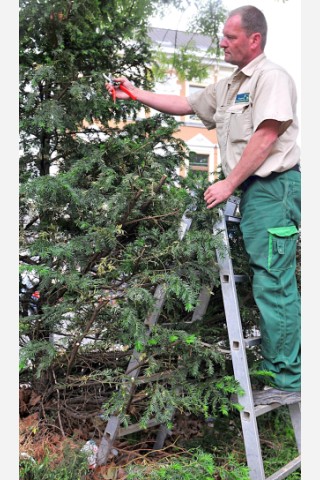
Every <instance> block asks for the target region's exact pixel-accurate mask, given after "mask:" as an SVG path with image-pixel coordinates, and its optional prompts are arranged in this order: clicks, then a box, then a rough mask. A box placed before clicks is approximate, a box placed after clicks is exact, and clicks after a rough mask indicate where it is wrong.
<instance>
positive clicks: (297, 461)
mask: <svg viewBox="0 0 320 480" xmlns="http://www.w3.org/2000/svg"><path fill="white" fill-rule="evenodd" d="M300 466H301V455H299V456H298V457H296V458H294V459H293V460H292V461H291V462H289V463H287V465H285V466H284V467H282V468H280V470H278V471H277V472H275V473H274V474H273V475H271V477H268V478H266V480H282V479H283V478H287V477H288V475H290V473H292V472H294V471H295V470H298V468H299V467H300Z"/></svg>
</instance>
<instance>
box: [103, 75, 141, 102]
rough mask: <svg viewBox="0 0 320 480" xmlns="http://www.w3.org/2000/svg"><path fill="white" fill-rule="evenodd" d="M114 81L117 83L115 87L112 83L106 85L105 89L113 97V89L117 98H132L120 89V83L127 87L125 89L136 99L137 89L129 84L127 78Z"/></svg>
mask: <svg viewBox="0 0 320 480" xmlns="http://www.w3.org/2000/svg"><path fill="white" fill-rule="evenodd" d="M112 80H113V82H116V84H115V85H113V84H112V83H106V84H105V87H106V89H107V90H108V92H109V94H110V95H111V96H112V92H113V89H115V94H116V98H119V99H120V100H128V98H130V96H129V95H128V94H127V93H125V92H124V91H122V90H121V89H120V88H119V85H118V86H117V83H118V84H120V85H122V86H123V87H125V89H127V90H128V91H129V92H131V93H132V94H133V95H134V97H135V93H134V92H135V90H136V87H135V86H134V85H133V84H132V83H131V82H129V80H128V79H127V78H126V77H118V78H112ZM131 98H132V97H131Z"/></svg>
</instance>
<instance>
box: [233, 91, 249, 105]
mask: <svg viewBox="0 0 320 480" xmlns="http://www.w3.org/2000/svg"><path fill="white" fill-rule="evenodd" d="M244 102H249V93H238V95H237V96H236V102H235V103H244Z"/></svg>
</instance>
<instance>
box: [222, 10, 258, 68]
mask: <svg viewBox="0 0 320 480" xmlns="http://www.w3.org/2000/svg"><path fill="white" fill-rule="evenodd" d="M257 35H259V34H257V33H253V34H252V35H250V36H249V37H248V36H247V34H246V32H245V31H244V30H243V28H242V27H241V18H240V15H234V16H233V17H230V18H228V20H227V21H226V23H225V25H224V28H223V37H222V39H221V41H220V47H221V48H223V50H224V59H225V61H226V62H228V63H231V64H232V65H237V66H238V67H239V68H243V67H244V66H245V65H247V64H248V63H249V62H251V60H253V59H254V58H255V57H256V56H257V55H258V54H260V53H261V52H260V51H259V52H258V53H257V51H256V48H254V47H256V46H257V44H256V41H257ZM259 38H260V37H259Z"/></svg>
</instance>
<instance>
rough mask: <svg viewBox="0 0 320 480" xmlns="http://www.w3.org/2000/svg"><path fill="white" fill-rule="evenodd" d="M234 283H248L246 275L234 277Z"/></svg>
mask: <svg viewBox="0 0 320 480" xmlns="http://www.w3.org/2000/svg"><path fill="white" fill-rule="evenodd" d="M234 281H235V282H236V283H243V282H247V281H248V277H247V275H234Z"/></svg>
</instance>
